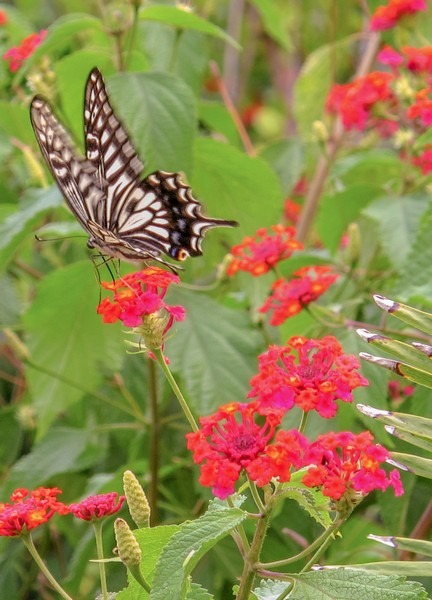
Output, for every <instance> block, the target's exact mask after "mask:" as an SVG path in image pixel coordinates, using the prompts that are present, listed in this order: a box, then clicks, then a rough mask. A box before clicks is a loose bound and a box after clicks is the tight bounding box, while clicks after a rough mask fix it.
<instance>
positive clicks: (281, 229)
mask: <svg viewBox="0 0 432 600" xmlns="http://www.w3.org/2000/svg"><path fill="white" fill-rule="evenodd" d="M270 229H271V231H270V232H268V231H267V229H266V228H262V229H258V231H257V232H256V233H255V235H253V236H249V237H246V238H245V239H244V240H243V241H242V242H241V244H238V245H237V246H233V247H232V248H231V255H232V258H231V261H230V263H229V265H228V268H227V274H228V275H234V274H235V273H237V272H238V271H246V272H247V273H251V274H252V275H254V276H255V277H256V276H258V275H263V274H264V273H267V272H268V271H269V270H270V269H272V268H273V267H275V266H276V265H277V264H278V263H280V262H281V261H283V260H286V259H287V258H289V257H290V256H291V255H292V253H293V252H294V250H301V249H302V248H303V245H302V244H301V243H300V242H299V241H298V240H296V239H295V234H296V230H295V229H294V227H291V226H288V227H286V226H284V225H280V224H278V225H272V227H271V228H270Z"/></svg>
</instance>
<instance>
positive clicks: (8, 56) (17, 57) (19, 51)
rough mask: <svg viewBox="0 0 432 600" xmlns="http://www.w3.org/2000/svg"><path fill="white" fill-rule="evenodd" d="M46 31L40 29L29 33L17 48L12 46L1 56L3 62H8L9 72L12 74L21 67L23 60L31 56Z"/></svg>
mask: <svg viewBox="0 0 432 600" xmlns="http://www.w3.org/2000/svg"><path fill="white" fill-rule="evenodd" d="M47 33H48V30H46V29H42V30H41V31H39V32H38V33H31V34H30V35H28V36H27V37H26V38H24V39H23V40H22V42H21V44H20V45H19V46H12V48H9V50H8V51H7V52H5V53H4V54H3V58H4V60H6V61H8V62H9V70H10V71H11V72H12V73H15V72H16V71H18V69H19V68H20V67H22V65H23V63H24V62H25V60H26V59H27V58H28V57H29V56H30V55H31V54H33V52H34V51H35V50H36V48H37V47H38V46H40V44H41V43H42V42H43V40H44V39H45V37H46V35H47Z"/></svg>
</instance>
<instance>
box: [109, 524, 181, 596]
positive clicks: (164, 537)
mask: <svg viewBox="0 0 432 600" xmlns="http://www.w3.org/2000/svg"><path fill="white" fill-rule="evenodd" d="M178 531H179V526H178V525H163V526H159V527H146V528H144V529H138V530H135V531H134V535H135V538H136V540H137V542H138V543H139V545H140V548H141V552H142V560H141V570H142V573H143V575H144V577H145V579H146V580H147V581H148V582H149V583H150V584H151V582H152V580H153V576H154V569H155V567H156V563H157V561H158V559H159V557H160V555H161V552H162V551H163V549H164V547H165V546H166V545H167V543H168V542H169V540H170V538H171V537H172V536H173V535H174V534H175V533H176V532H178ZM148 597H149V594H148V593H147V592H146V591H145V590H144V589H143V588H142V587H141V586H140V585H139V584H138V582H137V581H136V580H135V579H134V578H133V577H132V576H131V575H130V574H128V586H127V588H125V589H123V590H121V591H120V592H118V594H117V596H116V598H117V599H118V600H142V599H143V598H148Z"/></svg>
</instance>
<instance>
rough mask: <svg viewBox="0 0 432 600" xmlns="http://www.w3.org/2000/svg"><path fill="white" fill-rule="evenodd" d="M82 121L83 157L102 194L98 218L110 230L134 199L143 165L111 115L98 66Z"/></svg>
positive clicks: (115, 118)
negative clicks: (83, 130) (87, 162)
mask: <svg viewBox="0 0 432 600" xmlns="http://www.w3.org/2000/svg"><path fill="white" fill-rule="evenodd" d="M84 123H85V140H86V153H87V159H88V160H89V161H90V162H91V164H92V165H93V166H94V169H95V172H96V174H97V179H98V186H99V187H100V189H102V190H103V191H104V192H105V194H106V198H105V202H104V204H103V205H101V206H100V207H99V209H100V213H99V214H98V221H99V222H100V223H101V224H103V225H104V226H105V227H106V228H107V229H110V230H114V229H115V227H116V224H117V218H118V216H119V215H120V214H121V213H122V212H127V211H128V202H129V200H130V201H131V202H132V203H134V202H135V196H136V195H137V194H136V193H135V194H134V190H137V184H138V183H139V181H140V178H141V174H142V171H143V168H144V165H143V164H142V162H141V160H140V159H139V157H138V155H137V153H136V151H135V148H134V147H133V145H132V143H131V141H130V139H129V138H128V135H127V133H126V131H125V129H124V128H123V125H122V124H121V122H120V121H119V120H118V119H117V117H116V116H115V114H114V111H113V109H112V107H111V104H110V102H109V98H108V94H107V91H106V88H105V83H104V80H103V78H102V75H101V73H100V71H99V70H98V69H93V71H92V72H91V73H90V75H89V78H88V81H87V87H86V98H85V108H84ZM128 212H131V211H130V210H129V211H128Z"/></svg>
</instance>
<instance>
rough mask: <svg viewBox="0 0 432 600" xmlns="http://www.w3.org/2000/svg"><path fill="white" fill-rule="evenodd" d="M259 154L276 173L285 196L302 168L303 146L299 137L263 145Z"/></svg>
mask: <svg viewBox="0 0 432 600" xmlns="http://www.w3.org/2000/svg"><path fill="white" fill-rule="evenodd" d="M259 156H260V157H261V158H263V159H264V160H265V161H266V162H268V164H269V165H270V166H271V167H272V168H273V170H274V171H275V172H276V173H277V175H278V177H279V179H280V182H281V185H282V190H283V193H284V195H285V196H287V195H288V194H289V193H290V192H291V191H292V188H293V187H294V186H295V184H296V183H297V181H298V180H299V179H300V177H301V175H302V173H303V170H304V148H303V145H302V142H301V140H300V139H296V138H294V139H289V140H279V141H277V142H274V143H273V144H270V145H268V146H265V147H264V148H263V149H262V150H261V151H260V154H259Z"/></svg>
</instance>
